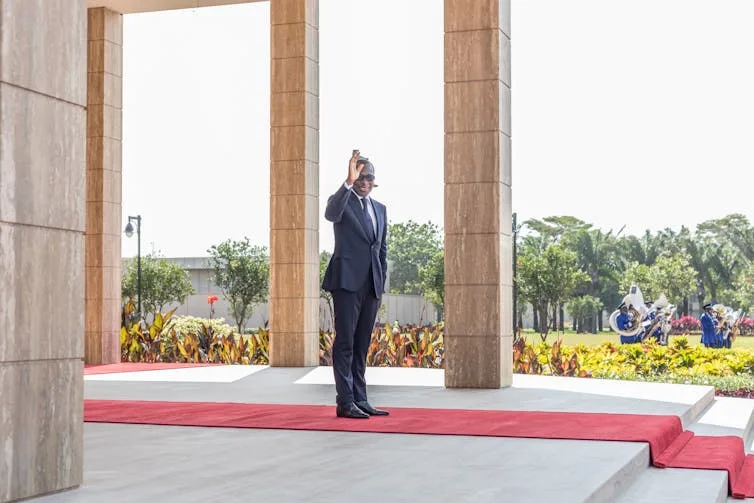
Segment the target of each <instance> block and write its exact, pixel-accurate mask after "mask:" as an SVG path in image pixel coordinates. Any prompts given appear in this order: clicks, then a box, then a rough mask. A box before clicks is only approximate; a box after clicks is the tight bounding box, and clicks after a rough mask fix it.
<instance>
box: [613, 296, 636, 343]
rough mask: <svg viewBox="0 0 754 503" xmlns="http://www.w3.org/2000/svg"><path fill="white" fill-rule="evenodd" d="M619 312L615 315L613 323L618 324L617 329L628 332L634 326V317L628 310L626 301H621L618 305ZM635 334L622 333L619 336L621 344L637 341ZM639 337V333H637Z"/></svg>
mask: <svg viewBox="0 0 754 503" xmlns="http://www.w3.org/2000/svg"><path fill="white" fill-rule="evenodd" d="M619 309H620V314H618V316H616V317H615V324H616V325H617V326H618V330H622V331H626V332H629V331H630V330H631V329H633V326H634V317H633V315H632V314H631V313H629V312H628V306H627V305H626V303H625V302H624V303H622V304H621V305H620V306H619ZM636 337H637V336H636V335H622V334H621V336H620V343H621V344H634V343H636V342H639V341H637V340H636ZM639 337H641V335H639ZM640 340H641V339H640Z"/></svg>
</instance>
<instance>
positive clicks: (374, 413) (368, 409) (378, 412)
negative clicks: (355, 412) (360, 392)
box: [354, 402, 390, 416]
mask: <svg viewBox="0 0 754 503" xmlns="http://www.w3.org/2000/svg"><path fill="white" fill-rule="evenodd" d="M354 403H355V404H356V407H358V408H360V409H361V410H363V411H364V412H366V413H367V414H369V415H370V416H387V415H389V414H390V413H389V412H388V411H386V410H380V409H375V408H374V407H372V406H371V405H369V402H354Z"/></svg>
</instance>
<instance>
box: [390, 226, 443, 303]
mask: <svg viewBox="0 0 754 503" xmlns="http://www.w3.org/2000/svg"><path fill="white" fill-rule="evenodd" d="M388 234H389V236H390V239H389V240H388V258H389V259H390V262H391V268H390V291H391V292H392V293H399V294H400V293H402V294H409V295H418V294H421V293H422V292H421V280H420V278H419V268H420V267H421V266H423V265H424V264H426V263H427V262H429V260H430V259H431V258H432V257H433V256H435V254H436V253H437V252H438V251H441V250H442V235H441V233H440V229H439V227H438V226H437V225H435V224H433V223H432V222H427V223H423V224H419V223H417V222H414V221H413V220H409V221H408V222H406V223H397V224H391V225H390V229H389V233H388Z"/></svg>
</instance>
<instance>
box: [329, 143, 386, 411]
mask: <svg viewBox="0 0 754 503" xmlns="http://www.w3.org/2000/svg"><path fill="white" fill-rule="evenodd" d="M373 187H374V165H373V164H372V163H371V162H370V161H369V159H368V158H366V157H361V156H360V155H359V151H358V150H354V151H353V154H352V156H351V160H350V162H349V164H348V176H347V177H346V181H345V183H344V184H343V185H341V187H340V188H339V189H338V191H337V192H336V193H335V194H333V195H332V196H330V198H329V199H328V200H327V209H326V210H325V218H326V219H327V220H328V221H330V222H332V223H333V228H334V230H335V250H334V251H333V255H332V258H331V259H330V263H329V264H328V265H327V271H326V272H325V278H324V281H323V282H322V288H323V289H324V290H325V291H328V292H332V297H333V304H334V308H335V341H334V342H333V348H332V356H333V372H334V374H335V389H336V392H337V397H336V402H337V408H336V413H337V415H338V417H348V418H359V419H367V418H369V416H384V415H387V414H388V413H387V411H383V410H378V409H375V408H374V407H372V405H370V403H369V402H368V401H367V384H366V378H365V372H366V358H367V350H368V349H369V344H370V342H371V339H372V332H373V330H374V326H375V322H376V319H377V310H378V309H379V307H380V302H381V300H382V294H383V292H384V290H385V276H386V273H387V212H386V210H385V205H383V204H380V203H378V202H377V201H375V200H373V199H372V198H371V197H369V194H370V193H371V192H372V188H373Z"/></svg>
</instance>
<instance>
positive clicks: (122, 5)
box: [87, 0, 261, 14]
mask: <svg viewBox="0 0 754 503" xmlns="http://www.w3.org/2000/svg"><path fill="white" fill-rule="evenodd" d="M257 1H261V0H87V4H88V5H87V6H88V7H89V8H92V7H107V8H108V9H112V10H114V11H116V12H120V13H121V14H133V13H136V12H155V11H160V10H176V9H195V8H197V7H216V6H218V5H232V4H238V3H251V2H257Z"/></svg>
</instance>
